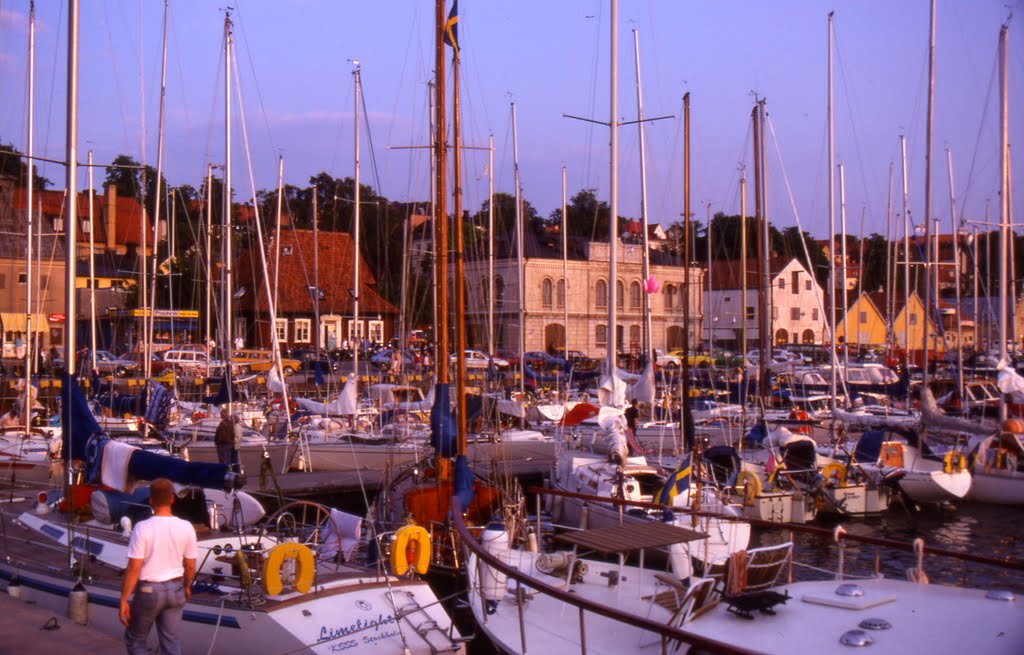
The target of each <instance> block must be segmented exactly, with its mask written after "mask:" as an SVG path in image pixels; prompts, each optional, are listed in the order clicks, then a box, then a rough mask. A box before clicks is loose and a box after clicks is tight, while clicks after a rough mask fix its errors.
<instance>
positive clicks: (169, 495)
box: [149, 478, 174, 507]
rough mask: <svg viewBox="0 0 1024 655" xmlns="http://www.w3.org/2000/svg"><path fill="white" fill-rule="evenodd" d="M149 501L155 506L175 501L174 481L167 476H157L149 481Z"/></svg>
mask: <svg viewBox="0 0 1024 655" xmlns="http://www.w3.org/2000/svg"><path fill="white" fill-rule="evenodd" d="M149 502H150V504H152V505H153V507H162V506H165V505H170V504H172V503H173V502H174V483H172V482H171V481H170V480H168V479H167V478H157V479H156V480H153V481H152V482H150V483H149Z"/></svg>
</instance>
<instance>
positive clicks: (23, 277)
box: [18, 272, 28, 284]
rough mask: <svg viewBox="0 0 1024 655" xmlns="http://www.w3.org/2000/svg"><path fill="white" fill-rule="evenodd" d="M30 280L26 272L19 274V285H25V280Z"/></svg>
mask: <svg viewBox="0 0 1024 655" xmlns="http://www.w3.org/2000/svg"><path fill="white" fill-rule="evenodd" d="M27 279H28V274H27V273H24V272H20V273H18V284H25V280H27Z"/></svg>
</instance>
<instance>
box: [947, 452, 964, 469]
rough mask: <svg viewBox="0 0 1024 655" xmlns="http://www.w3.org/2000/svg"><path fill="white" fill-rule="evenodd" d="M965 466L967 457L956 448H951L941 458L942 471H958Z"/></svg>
mask: <svg viewBox="0 0 1024 655" xmlns="http://www.w3.org/2000/svg"><path fill="white" fill-rule="evenodd" d="M966 468H967V458H966V457H964V454H963V453H961V452H960V451H958V450H951V451H949V452H948V453H946V456H945V457H943V458H942V472H943V473H959V472H960V471H963V470H965V469H966Z"/></svg>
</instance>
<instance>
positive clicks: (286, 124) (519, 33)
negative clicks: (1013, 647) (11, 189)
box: [0, 0, 1024, 238]
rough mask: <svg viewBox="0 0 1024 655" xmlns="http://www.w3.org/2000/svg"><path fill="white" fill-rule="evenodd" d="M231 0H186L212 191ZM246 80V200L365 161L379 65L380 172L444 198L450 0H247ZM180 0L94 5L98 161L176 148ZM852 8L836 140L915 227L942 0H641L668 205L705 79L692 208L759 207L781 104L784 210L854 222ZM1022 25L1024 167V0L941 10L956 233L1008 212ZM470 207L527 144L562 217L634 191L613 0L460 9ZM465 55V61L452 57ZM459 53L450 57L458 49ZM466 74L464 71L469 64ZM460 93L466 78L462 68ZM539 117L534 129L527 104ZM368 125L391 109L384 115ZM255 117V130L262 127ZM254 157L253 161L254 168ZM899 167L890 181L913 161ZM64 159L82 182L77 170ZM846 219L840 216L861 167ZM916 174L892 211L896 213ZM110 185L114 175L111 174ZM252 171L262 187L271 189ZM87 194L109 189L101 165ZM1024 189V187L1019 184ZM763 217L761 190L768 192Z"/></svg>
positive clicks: (171, 153)
mask: <svg viewBox="0 0 1024 655" xmlns="http://www.w3.org/2000/svg"><path fill="white" fill-rule="evenodd" d="M65 4H66V3H59V2H41V3H38V5H37V8H36V35H37V36H36V41H37V48H36V65H35V69H36V74H35V88H36V92H35V126H36V127H35V147H36V152H37V155H38V156H41V157H48V158H52V159H62V158H63V157H64V148H65V146H64V139H65V132H64V123H65V118H64V113H65V104H66V103H65V100H64V89H65V75H66V63H65V57H66V55H65V51H66V43H67V37H66V29H67V8H66V6H65ZM225 6H226V3H224V2H212V1H210V0H206V1H203V0H169V3H168V7H169V16H170V18H169V23H168V39H167V42H168V48H167V49H168V52H167V68H168V72H167V85H166V103H165V106H166V110H165V127H164V135H165V136H164V160H163V170H164V176H165V177H166V178H167V180H168V181H169V183H170V184H171V185H178V184H191V185H192V186H194V187H197V188H198V187H199V185H200V183H201V178H202V177H203V175H204V174H205V170H206V166H207V163H209V162H213V163H214V164H220V163H222V162H223V161H224V160H225V152H224V149H225V146H224V132H225V130H224V99H223V94H224V91H223V87H224V73H223V68H224V63H223V32H224V7H225ZM231 6H232V7H233V10H232V12H231V18H232V22H233V34H234V40H235V44H236V67H235V70H236V73H233V76H235V81H236V84H235V86H234V88H233V90H232V95H233V107H234V109H233V112H232V118H231V124H232V144H233V147H232V171H233V172H232V175H233V180H234V186H235V189H236V191H235V195H236V199H239V200H243V199H247V198H251V197H252V189H253V188H255V189H268V188H273V187H275V186H276V185H277V170H278V158H279V157H283V160H284V179H285V182H286V183H289V184H292V185H295V186H306V185H307V184H308V181H309V178H310V176H312V175H315V174H317V173H319V172H321V171H326V172H328V173H330V174H331V175H333V176H335V177H350V176H352V175H353V170H354V157H353V141H354V134H355V130H354V122H353V118H354V115H355V112H354V92H353V74H352V72H353V70H354V68H355V66H356V64H355V63H354V62H356V61H358V62H359V67H360V75H361V78H362V85H363V94H364V103H365V109H366V113H365V115H363V114H360V124H361V129H360V135H361V136H360V140H361V151H362V158H361V166H360V171H361V172H360V175H361V180H362V182H363V183H364V184H369V185H371V186H373V187H374V188H375V189H376V190H377V191H378V192H380V193H381V194H383V195H384V196H386V197H388V198H390V199H392V200H402V201H411V200H424V199H426V198H428V195H429V186H430V185H429V158H428V153H427V151H426V150H425V149H422V148H412V149H410V148H403V146H425V145H426V144H427V143H428V141H429V100H428V95H429V91H428V82H429V81H430V80H431V79H432V78H433V61H434V59H433V57H434V55H433V15H434V12H433V3H432V2H429V0H377V1H375V2H354V1H351V0H349V1H340V0H290V1H283V0H282V1H276V2H267V1H257V0H233V2H232V5H231ZM28 10H29V3H28V1H27V0H0V98H3V99H4V102H2V103H0V140H2V141H4V142H7V143H14V145H15V146H16V147H18V148H19V149H21V150H22V151H24V150H25V149H26V147H27V114H28V107H29V103H28V98H27V88H28V82H27V80H28V63H27V62H28V56H27V50H28V45H27V43H28V41H27V34H28V27H27V26H28ZM163 11H164V3H163V2H160V1H159V0H85V1H84V2H82V8H81V16H80V24H81V32H80V40H81V46H80V102H79V148H80V150H81V151H82V154H81V159H82V160H84V159H85V151H86V150H88V149H92V150H93V152H94V155H93V156H94V159H95V161H96V162H99V163H103V162H109V161H111V160H112V159H113V158H114V157H116V156H117V155H118V154H128V155H130V156H132V157H134V158H135V159H137V160H139V161H143V162H145V163H147V164H150V165H152V166H154V167H155V166H156V164H157V161H156V159H157V141H158V139H157V135H158V115H159V112H158V108H159V96H160V62H161V41H162V30H163ZM829 11H834V34H835V39H834V44H835V45H834V87H835V95H834V98H835V99H834V108H835V109H834V115H835V119H834V125H835V129H834V133H835V153H836V157H835V159H836V164H837V167H838V165H840V164H841V165H842V167H843V182H844V187H845V207H846V217H847V229H848V231H849V233H851V234H854V235H856V234H859V233H861V232H863V233H864V234H865V235H868V234H870V233H873V232H874V233H879V234H882V235H886V234H890V233H891V234H892V235H893V236H896V235H898V234H902V217H901V214H900V212H901V210H902V199H901V189H900V179H901V171H902V164H901V156H900V139H899V137H900V135H905V137H906V146H907V177H908V194H907V197H908V206H909V208H910V216H911V218H912V221H914V223H915V224H918V225H919V224H920V223H921V221H922V219H923V216H924V208H925V204H926V203H925V170H926V153H925V149H926V148H925V134H926V113H927V112H926V109H927V89H928V29H929V3H928V2H926V1H924V0H914V1H911V0H900V1H898V2H892V1H891V0H845V1H843V0H836V1H835V2H832V3H824V2H818V1H815V0H777V1H774V2H749V1H740V0H721V1H719V2H695V1H683V0H621V2H620V3H619V9H618V18H619V20H618V25H617V34H618V42H619V46H618V47H619V56H618V71H619V72H618V75H619V84H618V90H619V100H618V115H619V120H620V121H621V122H629V121H634V120H635V119H636V118H637V116H638V115H639V114H638V109H637V91H636V84H637V75H636V63H635V58H634V57H635V55H634V34H635V35H636V36H635V38H636V41H637V43H638V44H639V49H640V69H641V73H640V84H641V85H642V97H643V113H644V116H645V117H648V118H652V117H661V116H670V117H671V118H667V119H664V120H658V121H652V122H648V123H646V124H645V127H644V135H645V136H644V138H645V153H646V155H645V159H646V163H647V166H646V168H647V198H648V201H647V206H648V218H649V220H650V221H651V222H652V223H661V224H662V225H665V226H668V225H669V224H671V223H673V222H675V221H678V220H680V218H681V216H682V213H683V192H682V179H683V127H682V123H683V121H682V96H683V94H684V93H687V92H689V93H690V107H691V114H690V116H691V117H690V126H691V133H692V135H691V161H692V178H691V179H692V182H691V189H692V193H691V212H692V213H693V214H694V215H695V216H696V218H697V219H698V220H703V219H704V217H705V216H706V214H707V213H708V211H709V210H710V212H711V213H715V212H725V213H728V214H738V213H739V212H740V192H739V178H740V175H741V169H745V171H746V173H745V174H746V175H747V177H748V179H750V180H752V175H753V170H752V163H751V162H752V154H751V139H752V135H751V126H750V113H751V109H752V108H753V106H754V102H755V98H758V97H760V98H765V99H766V100H767V110H768V115H769V132H768V160H769V163H768V172H767V189H768V191H767V197H768V213H769V217H770V219H771V220H772V222H773V224H775V225H776V226H777V227H780V228H784V227H787V226H791V225H797V224H799V225H800V226H801V227H802V228H803V229H804V230H806V231H808V232H810V233H811V234H813V235H814V236H816V237H819V238H824V237H826V236H827V235H828V234H829V233H830V231H831V227H830V223H829V219H828V177H827V176H828V174H829V167H828V159H827V94H826V90H827V87H826V82H827V15H828V12H829ZM1011 12H1013V13H1016V14H1017V16H1015V17H1014V18H1012V19H1010V21H1009V66H1008V69H1009V79H1010V82H1009V87H1010V97H1009V106H1010V117H1011V118H1010V126H1009V135H1010V137H1009V138H1010V143H1011V151H1012V152H1013V155H1012V162H1013V165H1012V166H1011V168H1015V169H1016V170H1022V169H1021V165H1020V160H1021V157H1020V155H1019V154H1018V153H1019V152H1020V148H1018V149H1017V150H1016V151H1013V150H1012V147H1013V145H1014V144H1015V143H1019V142H1020V141H1021V139H1020V137H1021V136H1022V135H1024V92H1022V90H1024V0H1012V1H1010V2H1007V1H1006V0H1000V1H991V0H937V18H936V24H937V27H936V50H935V87H934V88H935V103H934V107H935V108H934V116H935V120H934V130H933V135H934V136H933V149H932V185H931V202H930V209H931V211H930V213H931V216H932V218H933V220H939V221H941V227H942V231H944V232H948V231H949V230H950V229H952V228H951V226H952V223H953V212H952V210H951V206H950V183H949V167H948V165H947V154H946V153H947V149H948V150H949V152H950V153H951V159H952V170H953V179H954V183H953V185H952V189H953V195H954V197H955V203H956V221H957V224H958V225H960V226H962V227H966V229H969V230H971V229H974V227H978V229H980V230H984V229H985V226H984V225H978V222H981V221H984V220H985V216H986V213H987V214H988V216H989V220H991V221H993V222H994V221H997V220H998V215H999V203H998V197H997V192H998V183H999V182H998V181H999V158H998V143H999V141H998V138H999V114H998V108H999V100H998V97H999V96H998V86H997V77H996V71H997V41H998V33H999V29H1000V26H1001V25H1002V24H1003V23H1004V22H1006V21H1007V19H1008V17H1009V16H1010V14H1011ZM459 14H460V20H459V40H460V44H461V52H462V66H461V68H462V77H461V80H462V82H461V84H462V93H461V103H462V114H463V122H462V125H463V134H464V136H463V141H464V143H465V144H466V145H467V146H471V147H473V148H474V149H472V150H466V152H465V155H464V182H463V188H464V191H465V194H466V198H465V200H464V206H465V207H467V208H470V209H475V208H477V207H479V206H480V204H481V203H482V202H483V201H484V200H486V197H487V189H488V184H487V183H488V176H489V171H490V170H491V169H490V167H489V165H488V152H487V150H486V147H487V145H488V139H489V137H491V136H493V140H494V166H493V173H494V187H495V190H496V191H503V192H508V193H512V192H513V189H514V181H513V179H514V156H513V151H514V148H513V146H514V145H516V146H518V148H517V149H518V156H519V170H520V178H521V184H522V188H523V192H524V196H525V198H526V200H527V201H529V202H530V203H531V204H532V205H533V206H534V207H535V208H536V209H537V210H538V212H539V213H540V214H541V215H544V216H546V215H548V214H550V212H551V211H552V210H554V209H556V208H558V207H560V205H561V197H562V192H561V169H562V167H563V166H564V167H565V168H566V178H567V186H568V194H569V195H570V196H571V195H572V194H574V193H575V192H576V191H577V190H579V189H583V188H593V189H596V190H597V195H598V197H599V198H601V199H604V200H607V199H608V197H609V190H608V186H609V185H608V182H609V179H610V177H611V175H610V168H609V149H608V141H609V129H608V128H607V127H605V126H603V125H598V124H594V123H588V122H583V121H579V120H573V119H570V118H566V117H565V116H564V115H565V114H571V115H574V116H581V117H587V118H592V119H593V120H596V121H602V122H606V121H608V120H609V113H610V112H609V110H610V101H609V95H610V94H609V88H610V84H609V77H610V74H609V69H610V40H611V39H610V16H611V9H610V3H609V0H558V1H557V2H553V1H551V0H521V1H518V2H509V1H505V2H499V1H497V0H461V2H460V3H459ZM449 55H450V51H449ZM449 69H450V65H449ZM449 75H450V71H449ZM449 84H450V81H449ZM513 103H514V105H515V113H516V130H515V136H516V138H515V139H513V129H512V105H513ZM367 119H368V120H367ZM243 128H244V131H243ZM639 160H640V158H639V130H638V127H637V126H636V125H635V124H634V125H625V126H622V127H620V128H619V160H618V171H619V173H618V174H619V213H620V215H623V216H629V217H639V216H640V211H641V209H640V207H641V192H640V187H641V185H640V164H639ZM250 170H251V176H250ZM890 171H891V173H890ZM42 173H43V174H44V175H45V176H46V177H48V178H49V179H51V180H53V181H54V183H55V184H54V187H55V188H63V186H64V172H63V168H62V167H60V166H58V165H55V164H49V165H46V166H44V167H43V168H42ZM833 174H835V175H836V203H837V204H836V221H837V225H839V224H840V219H841V213H840V208H839V200H840V198H839V193H840V187H839V175H838V169H834V170H833ZM890 175H892V210H891V213H892V214H893V216H894V218H893V219H892V221H891V223H892V224H894V225H896V226H898V227H894V228H891V229H892V231H891V232H890V231H889V228H888V225H889V224H890V223H889V222H888V216H889V214H890V210H889V209H888V206H889V198H890V194H889V188H890ZM100 179H102V173H100V174H98V175H97V180H100ZM250 179H251V182H250ZM79 184H80V186H83V185H84V184H85V174H84V172H83V174H82V180H81V182H80V183H79ZM1021 191H1022V185H1021V183H1020V182H1019V181H1016V182H1013V183H1012V191H1011V199H1012V198H1014V197H1018V198H1019V197H1021ZM747 204H748V207H752V205H753V198H752V183H751V184H749V185H748V201H747Z"/></svg>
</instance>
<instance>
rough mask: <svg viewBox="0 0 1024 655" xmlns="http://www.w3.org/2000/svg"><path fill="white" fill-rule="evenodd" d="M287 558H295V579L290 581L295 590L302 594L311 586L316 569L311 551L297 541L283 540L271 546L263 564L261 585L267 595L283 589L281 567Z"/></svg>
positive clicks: (272, 594)
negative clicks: (283, 541)
mask: <svg viewBox="0 0 1024 655" xmlns="http://www.w3.org/2000/svg"><path fill="white" fill-rule="evenodd" d="M288 559H293V560H295V581H294V582H293V583H292V586H293V587H294V588H295V591H298V592H299V593H303V594H304V593H306V592H308V591H309V590H310V589H311V588H312V587H313V572H314V570H315V569H316V562H315V561H314V559H313V551H311V550H310V549H309V548H307V547H306V546H303V545H302V544H299V543H295V542H285V543H280V544H277V545H276V546H274V547H273V548H271V549H270V552H269V553H267V561H266V562H264V564H263V581H262V586H263V591H264V593H266V594H267V595H268V596H277V595H278V594H280V593H281V591H283V590H284V582H282V581H281V567H282V566H283V565H284V561H285V560H288Z"/></svg>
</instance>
